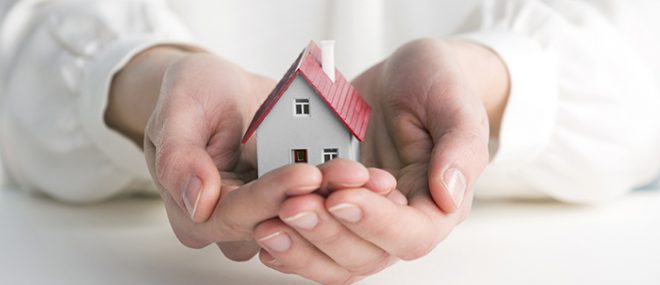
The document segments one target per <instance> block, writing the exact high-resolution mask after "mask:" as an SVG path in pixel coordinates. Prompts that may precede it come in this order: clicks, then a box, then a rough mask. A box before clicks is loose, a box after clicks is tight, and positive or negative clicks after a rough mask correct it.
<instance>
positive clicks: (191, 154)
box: [145, 142, 221, 223]
mask: <svg viewBox="0 0 660 285" xmlns="http://www.w3.org/2000/svg"><path fill="white" fill-rule="evenodd" d="M146 149H153V150H154V156H153V161H149V156H146V157H147V163H148V164H149V165H153V167H150V172H151V175H152V177H153V178H154V181H156V182H157V184H158V185H159V188H161V189H162V190H163V191H165V192H167V194H168V195H167V196H169V197H170V198H171V200H173V201H174V202H175V203H176V204H177V205H178V206H179V207H180V208H181V209H182V210H184V211H185V212H186V214H187V216H188V217H189V219H191V220H192V221H194V222H198V223H199V222H203V221H206V220H207V219H208V218H209V216H210V215H211V213H212V212H213V209H214V208H215V206H216V204H217V201H218V200H219V198H220V193H221V192H220V190H221V189H220V185H221V179H220V175H219V173H218V170H217V168H216V166H215V164H214V162H213V160H212V159H211V157H209V155H208V153H207V152H206V150H205V149H204V148H202V147H199V146H197V145H194V144H188V143H183V142H168V143H166V144H161V145H158V146H156V145H154V144H153V143H151V142H148V143H145V150H146Z"/></svg>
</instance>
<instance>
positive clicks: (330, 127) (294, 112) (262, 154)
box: [243, 41, 371, 176]
mask: <svg viewBox="0 0 660 285" xmlns="http://www.w3.org/2000/svg"><path fill="white" fill-rule="evenodd" d="M333 45H334V42H333V41H323V42H322V46H323V51H322V50H321V49H320V48H319V47H318V46H317V45H316V44H315V43H314V42H310V44H309V45H308V46H307V47H306V48H305V49H304V50H303V51H302V52H301V53H300V55H299V56H298V58H297V59H296V61H295V62H294V63H293V65H292V66H291V68H289V70H288V71H287V72H286V74H285V75H284V77H283V78H282V79H281V80H280V82H279V83H278V84H277V86H275V89H273V91H272V92H271V93H270V95H269V96H268V97H267V98H266V100H265V101H264V103H263V104H262V105H261V107H259V110H257V112H256V114H255V116H254V118H253V119H252V122H251V123H250V126H249V127H248V130H247V132H246V133H245V136H244V137H243V143H246V142H247V141H248V140H249V139H250V137H251V136H252V135H253V134H255V133H256V139H257V161H258V165H257V167H258V172H259V176H261V175H263V174H265V173H267V172H269V171H271V170H273V169H275V168H278V167H280V166H283V165H286V164H290V163H311V164H315V165H317V164H322V163H324V162H326V161H328V160H331V159H334V158H337V157H341V158H346V159H352V160H358V159H359V153H360V149H359V142H360V141H362V140H363V139H364V136H365V134H366V132H367V125H368V123H369V115H370V113H371V108H370V107H369V105H368V104H367V102H366V101H364V99H362V97H360V95H359V94H358V92H357V91H356V90H355V88H353V86H352V85H351V83H350V82H348V81H347V80H346V79H345V78H344V76H343V75H342V74H341V73H340V72H339V71H337V70H335V67H334V54H333V52H334V51H333V49H334V47H333Z"/></svg>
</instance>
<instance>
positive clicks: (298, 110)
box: [293, 99, 309, 116]
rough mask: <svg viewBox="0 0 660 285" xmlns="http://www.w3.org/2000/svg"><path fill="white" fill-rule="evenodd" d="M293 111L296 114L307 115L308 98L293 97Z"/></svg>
mask: <svg viewBox="0 0 660 285" xmlns="http://www.w3.org/2000/svg"><path fill="white" fill-rule="evenodd" d="M293 113H294V114H295V115H296V116H309V99H295V100H294V101H293Z"/></svg>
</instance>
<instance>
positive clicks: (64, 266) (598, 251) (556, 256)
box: [0, 187, 660, 284]
mask: <svg viewBox="0 0 660 285" xmlns="http://www.w3.org/2000/svg"><path fill="white" fill-rule="evenodd" d="M5 188H6V187H5ZM0 228H1V231H2V234H1V236H0V284H310V283H309V282H308V281H305V280H302V279H300V278H297V277H295V276H290V275H283V274H280V273H277V272H274V271H272V270H270V269H268V268H266V267H264V266H262V265H261V264H260V263H259V261H258V260H257V259H256V258H254V259H253V260H251V261H249V262H245V263H235V262H232V261H229V260H227V259H225V258H224V257H223V256H222V255H221V254H220V253H219V251H218V250H217V248H215V247H207V248H205V249H202V250H192V249H188V248H185V247H184V246H182V245H180V244H179V243H178V241H177V240H176V238H175V237H174V235H173V234H172V232H171V230H170V228H169V225H168V223H167V220H166V217H165V212H164V210H163V208H162V206H161V202H160V201H159V200H155V199H137V198H133V199H124V200H119V201H113V202H108V203H104V204H98V205H90V206H67V205H62V204H59V203H57V202H54V201H51V200H48V199H46V198H40V197H34V196H30V195H26V194H24V193H21V192H18V191H13V190H11V189H0ZM361 284H660V191H644V192H636V193H633V194H631V195H629V196H627V197H626V198H623V199H621V200H620V201H617V202H615V203H612V204H609V205H606V206H598V207H580V206H571V205H562V204H557V203H550V202H535V203H530V202H526V203H514V202H498V203H493V202H489V203H485V202H482V203H477V204H476V205H475V207H474V209H473V212H472V215H471V217H470V218H469V219H468V220H467V221H466V222H465V223H464V224H462V225H461V226H460V227H458V228H457V229H456V230H455V231H454V232H453V233H452V235H450V237H449V238H448V239H447V240H446V241H445V242H443V243H442V244H441V245H440V246H439V247H438V248H437V249H436V250H435V251H433V252H432V253H431V254H430V255H429V256H427V257H425V258H422V259H420V260H416V261H413V262H400V263H398V264H396V265H394V266H393V267H391V268H389V269H387V270H385V271H384V272H382V273H380V274H377V275H375V276H373V277H370V278H368V279H366V280H364V281H362V282H361Z"/></svg>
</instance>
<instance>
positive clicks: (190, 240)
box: [174, 231, 209, 249]
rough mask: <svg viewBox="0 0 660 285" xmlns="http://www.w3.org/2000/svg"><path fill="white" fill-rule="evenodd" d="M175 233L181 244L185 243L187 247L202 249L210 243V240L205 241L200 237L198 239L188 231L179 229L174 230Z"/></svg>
mask: <svg viewBox="0 0 660 285" xmlns="http://www.w3.org/2000/svg"><path fill="white" fill-rule="evenodd" d="M174 235H175V236H176V238H177V239H178V240H179V242H180V243H181V244H183V245H184V246H186V247H189V248H193V249H200V248H203V247H206V246H207V245H208V244H209V243H208V242H203V241H201V240H199V239H196V238H194V237H192V236H190V235H189V234H187V233H181V232H178V231H175V232H174Z"/></svg>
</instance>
